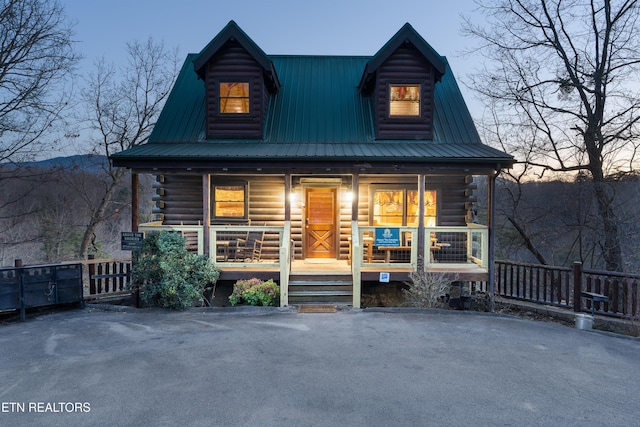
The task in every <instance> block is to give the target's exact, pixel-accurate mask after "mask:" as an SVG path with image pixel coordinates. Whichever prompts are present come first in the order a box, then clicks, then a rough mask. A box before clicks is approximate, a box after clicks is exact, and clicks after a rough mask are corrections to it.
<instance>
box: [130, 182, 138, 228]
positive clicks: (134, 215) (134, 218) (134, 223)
mask: <svg viewBox="0 0 640 427" xmlns="http://www.w3.org/2000/svg"><path fill="white" fill-rule="evenodd" d="M138 183H139V180H138V174H137V173H135V172H131V231H133V232H134V233H137V232H138V225H139V224H140V212H139V208H138V197H139V194H138Z"/></svg>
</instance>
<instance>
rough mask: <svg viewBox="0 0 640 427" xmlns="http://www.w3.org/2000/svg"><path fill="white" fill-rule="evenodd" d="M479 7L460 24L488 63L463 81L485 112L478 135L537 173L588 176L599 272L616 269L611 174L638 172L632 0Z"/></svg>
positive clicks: (635, 10)
mask: <svg viewBox="0 0 640 427" xmlns="http://www.w3.org/2000/svg"><path fill="white" fill-rule="evenodd" d="M478 9H479V11H481V12H482V13H483V14H484V16H485V17H486V18H487V20H486V22H485V23H484V24H483V25H482V26H478V25H475V24H474V23H473V22H471V20H470V19H467V20H466V23H465V30H466V31H467V32H468V33H469V34H471V35H473V36H475V37H477V38H478V39H479V40H481V42H482V46H481V48H480V51H481V52H482V53H483V54H484V55H485V56H486V58H488V59H489V61H490V62H491V64H490V65H489V64H487V65H486V66H485V68H483V69H482V70H480V71H479V72H478V73H477V74H476V75H475V76H474V77H473V78H472V82H471V85H472V86H473V87H474V89H476V90H477V91H478V92H479V93H480V94H481V95H482V96H483V97H484V99H485V100H487V103H488V105H489V106H490V107H491V111H492V112H493V115H492V116H491V118H492V123H493V124H494V126H493V128H487V129H491V130H492V132H493V137H494V138H496V139H498V140H500V141H502V143H503V144H504V148H505V149H506V150H508V151H510V152H512V153H513V154H515V155H517V156H518V157H520V158H521V159H520V160H522V161H523V162H526V163H527V164H528V165H530V166H533V167H534V168H535V169H536V170H537V174H538V177H543V176H544V175H545V173H547V172H557V173H562V174H573V175H575V174H578V173H581V174H584V175H586V176H588V177H589V179H590V180H591V181H592V183H593V186H592V188H593V196H594V199H595V203H596V206H597V211H598V217H599V223H600V224H599V226H600V230H601V236H602V245H601V251H602V256H603V259H604V262H605V266H606V268H607V270H620V269H621V268H622V267H623V260H622V251H621V245H620V236H619V231H618V225H619V219H618V217H617V212H616V209H615V198H616V194H615V191H614V188H613V186H612V185H611V182H610V181H611V179H610V178H611V177H612V176H620V175H624V174H628V173H632V172H633V170H634V169H635V168H636V166H637V165H636V162H637V159H636V157H635V156H636V153H637V151H638V146H639V144H640V139H639V138H638V134H639V122H640V96H639V89H638V85H637V82H638V81H639V80H640V79H639V78H638V76H639V74H638V73H639V71H640V37H638V36H637V34H638V31H639V30H640V20H639V18H640V7H639V4H638V0H620V1H612V0H604V1H602V0H600V1H595V0H592V1H575V0H566V1H563V0H549V1H547V0H495V1H490V2H478ZM634 83H635V85H634ZM573 175H572V176H573Z"/></svg>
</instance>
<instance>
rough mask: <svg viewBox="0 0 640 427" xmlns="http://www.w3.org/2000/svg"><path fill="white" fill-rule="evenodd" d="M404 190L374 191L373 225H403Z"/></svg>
mask: <svg viewBox="0 0 640 427" xmlns="http://www.w3.org/2000/svg"><path fill="white" fill-rule="evenodd" d="M403 195H404V192H403V191H402V190H376V191H374V192H373V225H397V226H401V225H402V217H403V211H404V201H403Z"/></svg>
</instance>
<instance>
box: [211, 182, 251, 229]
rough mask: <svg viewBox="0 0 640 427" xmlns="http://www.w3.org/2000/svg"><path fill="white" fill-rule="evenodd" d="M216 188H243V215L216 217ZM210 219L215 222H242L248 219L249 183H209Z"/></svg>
mask: <svg viewBox="0 0 640 427" xmlns="http://www.w3.org/2000/svg"><path fill="white" fill-rule="evenodd" d="M216 187H243V188H244V215H243V216H241V217H240V216H222V215H216V214H217V212H216ZM209 191H210V192H211V193H210V194H211V197H210V198H211V219H212V220H215V221H243V220H247V219H249V183H248V182H247V181H226V180H225V181H213V180H212V181H211V184H210V189H209Z"/></svg>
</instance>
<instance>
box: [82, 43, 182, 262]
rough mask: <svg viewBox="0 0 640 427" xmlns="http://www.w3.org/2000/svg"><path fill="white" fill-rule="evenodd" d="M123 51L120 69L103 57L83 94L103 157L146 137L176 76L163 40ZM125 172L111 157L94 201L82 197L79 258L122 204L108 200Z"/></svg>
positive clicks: (96, 146) (95, 145)
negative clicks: (85, 214) (84, 212)
mask: <svg viewBox="0 0 640 427" xmlns="http://www.w3.org/2000/svg"><path fill="white" fill-rule="evenodd" d="M127 50H128V54H129V55H128V58H129V62H128V63H127V65H126V66H125V67H123V68H122V69H120V70H117V71H116V69H115V68H114V67H112V66H108V65H107V64H106V63H105V61H104V60H103V61H100V62H98V63H97V65H96V72H95V74H94V75H92V76H90V78H89V80H88V85H87V88H86V90H84V92H83V94H82V99H83V103H84V105H85V106H86V116H85V117H84V119H85V120H86V121H87V123H88V124H89V128H90V130H91V131H92V132H93V135H94V138H93V151H94V153H95V154H101V155H105V156H107V157H108V156H110V155H111V154H113V153H116V152H118V151H122V150H125V149H128V148H132V147H135V146H137V145H140V144H143V143H145V142H146V141H147V139H148V138H149V135H150V134H151V130H152V129H153V126H154V125H155V122H156V119H157V118H158V115H159V114H160V110H161V108H162V106H163V104H164V101H165V99H166V97H167V96H168V94H169V90H170V88H171V86H172V85H173V82H174V80H175V77H176V75H177V61H176V55H175V52H172V51H170V50H168V49H166V48H165V46H164V44H163V43H156V42H154V41H153V40H152V39H151V38H150V39H148V40H147V42H146V43H140V42H132V43H129V44H128V45H127ZM126 174H127V170H126V169H121V168H114V167H113V165H112V163H111V162H110V161H109V162H108V163H107V165H106V167H105V179H104V182H103V183H102V188H101V189H100V193H99V197H97V202H93V201H92V200H94V199H93V197H87V198H86V200H87V201H88V202H89V203H90V209H91V212H92V214H91V219H90V220H89V223H88V224H87V226H86V229H85V232H84V236H83V238H82V244H81V247H80V255H81V256H82V257H83V258H85V257H86V256H87V253H88V251H89V246H90V244H91V241H92V239H95V231H96V227H97V226H98V225H99V224H100V223H101V222H103V221H104V220H105V219H107V218H109V217H111V216H113V215H117V214H118V213H119V211H120V207H118V206H112V205H113V203H112V201H113V198H114V194H115V192H116V190H117V189H118V186H119V185H120V184H121V183H122V181H123V179H124V178H125V177H126ZM94 195H95V193H94Z"/></svg>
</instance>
